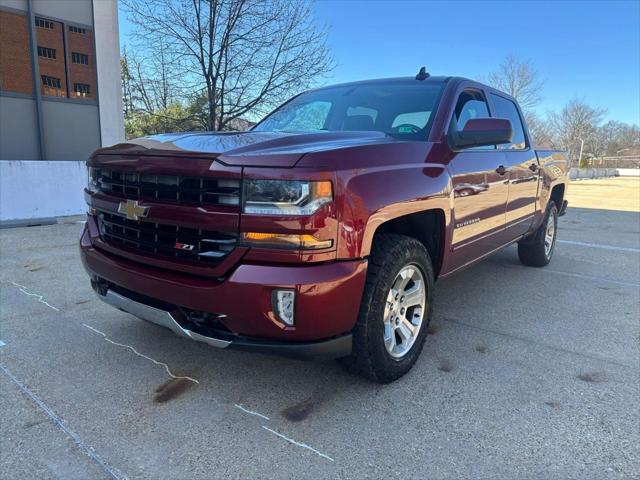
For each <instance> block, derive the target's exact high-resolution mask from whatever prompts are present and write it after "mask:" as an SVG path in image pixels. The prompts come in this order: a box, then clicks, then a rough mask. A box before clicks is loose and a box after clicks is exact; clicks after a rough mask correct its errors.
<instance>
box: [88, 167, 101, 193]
mask: <svg viewBox="0 0 640 480" xmlns="http://www.w3.org/2000/svg"><path fill="white" fill-rule="evenodd" d="M98 174H99V170H98V169H97V168H93V167H87V190H89V191H90V192H91V193H97V192H98V190H99V189H98Z"/></svg>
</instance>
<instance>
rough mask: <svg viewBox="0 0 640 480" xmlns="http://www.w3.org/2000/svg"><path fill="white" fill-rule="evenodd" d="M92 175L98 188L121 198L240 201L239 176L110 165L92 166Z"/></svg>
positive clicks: (203, 202)
mask: <svg viewBox="0 0 640 480" xmlns="http://www.w3.org/2000/svg"><path fill="white" fill-rule="evenodd" d="M90 175H91V179H92V181H93V182H94V183H95V185H96V187H97V189H98V190H99V191H101V192H103V193H106V194H108V195H114V196H117V197H121V198H131V199H134V200H140V199H148V200H154V199H155V200H159V201H165V202H171V203H178V204H198V205H229V206H236V207H237V206H239V204H240V180H239V179H233V178H209V177H183V176H178V175H156V174H153V173H139V172H125V171H121V170H113V169H109V168H91V171H90Z"/></svg>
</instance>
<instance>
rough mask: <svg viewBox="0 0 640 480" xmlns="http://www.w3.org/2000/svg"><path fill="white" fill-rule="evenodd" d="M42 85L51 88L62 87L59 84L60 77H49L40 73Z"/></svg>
mask: <svg viewBox="0 0 640 480" xmlns="http://www.w3.org/2000/svg"><path fill="white" fill-rule="evenodd" d="M42 85H44V86H45V87H51V88H62V87H61V86H60V79H59V78H56V77H50V76H48V75H42Z"/></svg>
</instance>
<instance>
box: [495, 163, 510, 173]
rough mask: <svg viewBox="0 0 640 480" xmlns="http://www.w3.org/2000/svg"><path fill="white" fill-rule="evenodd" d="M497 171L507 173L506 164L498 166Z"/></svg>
mask: <svg viewBox="0 0 640 480" xmlns="http://www.w3.org/2000/svg"><path fill="white" fill-rule="evenodd" d="M496 173H497V174H498V175H504V174H505V173H507V169H506V168H505V166H504V165H500V166H499V167H498V168H496Z"/></svg>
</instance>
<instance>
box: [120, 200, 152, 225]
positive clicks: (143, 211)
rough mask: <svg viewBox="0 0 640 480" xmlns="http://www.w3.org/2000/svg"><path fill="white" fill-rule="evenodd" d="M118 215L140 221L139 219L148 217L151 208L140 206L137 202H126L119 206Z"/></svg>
mask: <svg viewBox="0 0 640 480" xmlns="http://www.w3.org/2000/svg"><path fill="white" fill-rule="evenodd" d="M118 213H121V214H123V215H124V216H125V217H127V218H128V219H129V220H138V219H139V218H144V217H146V216H147V213H149V207H143V206H142V205H138V201H137V200H127V201H126V202H120V205H118Z"/></svg>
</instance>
